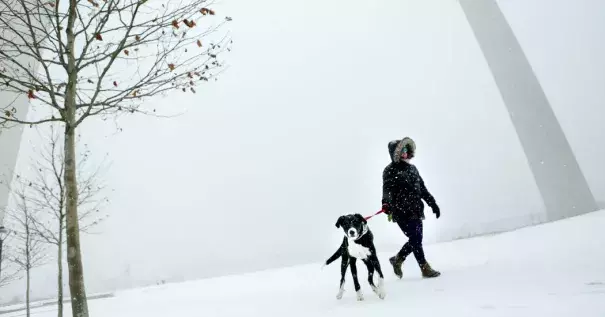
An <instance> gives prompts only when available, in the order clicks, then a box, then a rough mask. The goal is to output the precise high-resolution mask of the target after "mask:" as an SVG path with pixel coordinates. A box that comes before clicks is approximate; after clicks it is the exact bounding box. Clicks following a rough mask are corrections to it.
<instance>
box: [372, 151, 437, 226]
mask: <svg viewBox="0 0 605 317" xmlns="http://www.w3.org/2000/svg"><path fill="white" fill-rule="evenodd" d="M393 149H394V147H392V146H391V144H389V152H390V154H391V160H392V159H393V151H392V150H393ZM382 182H383V183H382V203H383V205H384V204H386V205H387V207H386V212H387V213H388V214H392V216H393V220H394V221H396V222H397V221H404V222H405V221H407V220H415V219H421V220H422V219H424V218H425V216H424V204H423V203H422V200H424V201H425V202H426V203H427V205H429V207H431V208H433V209H434V208H435V207H436V206H437V203H436V201H435V198H434V197H433V195H431V193H430V192H429V191H428V189H427V188H426V186H425V185H424V180H423V179H422V177H421V176H420V173H419V172H418V169H417V168H416V166H414V165H412V164H409V163H407V162H404V161H400V162H391V164H389V165H388V166H387V167H386V168H385V169H384V172H383V174H382ZM437 208H438V207H437Z"/></svg>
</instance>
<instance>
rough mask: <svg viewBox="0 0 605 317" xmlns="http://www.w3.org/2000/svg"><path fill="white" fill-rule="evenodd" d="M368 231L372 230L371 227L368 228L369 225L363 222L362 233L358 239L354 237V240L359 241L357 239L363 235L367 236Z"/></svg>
mask: <svg viewBox="0 0 605 317" xmlns="http://www.w3.org/2000/svg"><path fill="white" fill-rule="evenodd" d="M368 231H370V228H368V225H367V224H365V223H364V224H363V230H362V231H361V234H360V235H359V236H358V237H357V238H356V239H354V240H353V241H357V240H359V239H361V237H363V236H365V235H366V233H368Z"/></svg>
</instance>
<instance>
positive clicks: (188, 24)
mask: <svg viewBox="0 0 605 317" xmlns="http://www.w3.org/2000/svg"><path fill="white" fill-rule="evenodd" d="M212 7H213V3H211V2H209V1H207V0H190V1H186V2H185V1H179V0H167V1H162V2H154V1H147V0H87V1H82V0H68V1H61V0H0V10H1V12H2V13H1V14H0V47H2V50H0V85H3V89H5V90H8V91H11V92H14V93H15V94H16V95H20V96H27V98H29V99H30V101H32V102H33V103H34V104H36V105H39V106H41V107H42V106H43V108H45V109H46V110H47V111H46V113H43V114H42V115H39V116H38V117H36V118H34V119H30V118H27V117H26V116H25V115H22V114H20V113H17V112H16V110H15V108H12V107H10V106H9V107H4V108H3V109H0V110H1V111H0V125H1V124H3V125H4V126H5V127H9V126H13V125H15V124H26V125H36V124H42V123H46V122H60V123H61V124H62V125H63V127H64V135H63V138H64V164H65V172H64V175H63V178H64V183H65V192H66V197H67V199H66V202H65V203H66V205H65V210H66V235H67V236H66V241H67V251H68V252H67V261H68V267H69V286H70V291H71V292H70V293H71V300H72V302H71V303H72V311H73V316H74V317H87V316H88V305H87V301H86V291H85V286H84V271H83V270H84V269H83V266H82V258H81V250H80V236H79V231H80V228H79V222H78V219H79V216H78V201H79V199H78V189H77V173H76V167H77V165H76V142H75V136H76V129H77V128H78V127H79V126H80V125H81V124H82V123H83V122H84V121H85V120H86V119H87V118H91V117H94V116H101V117H104V118H107V116H111V115H118V114H128V113H146V114H154V113H155V109H146V108H145V107H143V102H144V101H145V100H148V99H149V98H151V97H154V96H157V95H159V94H164V93H166V92H170V91H174V90H182V91H184V92H191V93H195V92H196V91H195V87H196V86H197V85H198V84H199V83H204V82H206V81H209V80H211V79H214V78H215V76H216V75H217V74H218V73H220V71H221V70H222V69H223V63H222V62H221V61H220V60H219V56H222V53H223V52H224V51H226V50H230V44H231V40H230V38H229V37H228V36H227V35H225V36H223V35H220V34H218V35H217V34H216V31H218V30H219V29H220V27H221V26H222V25H223V24H224V23H225V22H226V21H229V20H231V18H229V17H224V18H219V19H217V16H216V14H215V11H214V10H213V9H212Z"/></svg>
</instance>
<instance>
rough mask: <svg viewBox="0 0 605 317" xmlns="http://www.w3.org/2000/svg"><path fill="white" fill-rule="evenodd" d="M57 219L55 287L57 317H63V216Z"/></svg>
mask: <svg viewBox="0 0 605 317" xmlns="http://www.w3.org/2000/svg"><path fill="white" fill-rule="evenodd" d="M61 210H63V207H61ZM59 219H60V220H59V244H58V251H57V259H58V261H57V270H58V273H57V279H58V282H59V284H58V285H57V305H58V310H57V317H63V229H64V227H63V216H61V217H60V218H59Z"/></svg>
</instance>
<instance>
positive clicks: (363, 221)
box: [355, 214, 368, 223]
mask: <svg viewBox="0 0 605 317" xmlns="http://www.w3.org/2000/svg"><path fill="white" fill-rule="evenodd" d="M355 217H357V218H359V220H361V222H362V223H368V221H367V220H366V218H364V217H363V216H362V215H361V214H355Z"/></svg>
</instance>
